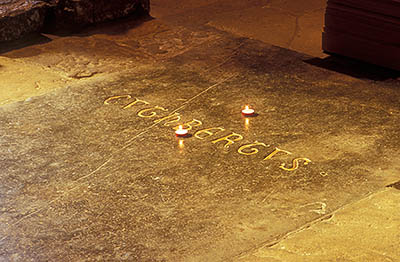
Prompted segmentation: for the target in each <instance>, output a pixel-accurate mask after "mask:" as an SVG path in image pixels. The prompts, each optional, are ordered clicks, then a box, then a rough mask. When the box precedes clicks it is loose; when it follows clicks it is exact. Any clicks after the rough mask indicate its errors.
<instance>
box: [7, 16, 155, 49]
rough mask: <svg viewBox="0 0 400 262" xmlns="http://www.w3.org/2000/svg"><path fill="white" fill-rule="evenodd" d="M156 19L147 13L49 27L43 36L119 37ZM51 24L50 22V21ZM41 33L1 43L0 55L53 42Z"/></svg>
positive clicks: (45, 29) (44, 30)
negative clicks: (85, 24)
mask: <svg viewBox="0 0 400 262" xmlns="http://www.w3.org/2000/svg"><path fill="white" fill-rule="evenodd" d="M153 19H154V18H153V17H151V16H150V15H148V14H147V13H146V14H144V13H138V14H132V15H130V16H127V17H124V18H119V19H116V20H114V21H108V22H102V23H98V24H96V25H89V26H86V27H82V28H70V29H63V30H56V29H52V28H49V27H47V28H46V27H45V28H44V29H43V32H42V33H43V34H49V35H54V36H57V37H68V36H76V37H86V36H91V35H95V34H107V35H118V34H124V33H125V32H126V31H128V30H131V29H133V28H135V27H138V26H140V25H141V24H143V23H145V22H147V21H150V20H153ZM49 23H50V21H49ZM43 34H40V33H31V34H29V35H26V36H24V37H23V38H21V39H18V40H13V41H7V42H0V55H2V54H4V53H7V52H10V51H13V50H18V49H22V48H25V47H28V46H33V45H40V44H45V43H48V42H51V41H52V39H51V38H49V37H47V36H45V35H43Z"/></svg>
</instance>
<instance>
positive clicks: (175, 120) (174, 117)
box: [154, 112, 181, 126]
mask: <svg viewBox="0 0 400 262" xmlns="http://www.w3.org/2000/svg"><path fill="white" fill-rule="evenodd" d="M171 119H172V120H171ZM166 120H167V121H166ZM180 120H181V116H180V114H179V113H176V112H175V113H173V114H172V115H168V116H166V117H163V118H160V119H157V120H154V123H161V122H162V121H166V122H165V123H164V126H172V125H176V123H179V121H180Z"/></svg>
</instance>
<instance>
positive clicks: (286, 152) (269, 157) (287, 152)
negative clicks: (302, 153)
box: [264, 147, 292, 160]
mask: <svg viewBox="0 0 400 262" xmlns="http://www.w3.org/2000/svg"><path fill="white" fill-rule="evenodd" d="M279 152H282V153H285V154H287V155H291V154H292V153H291V152H289V151H286V150H282V149H279V148H277V147H275V150H274V151H273V152H272V153H271V154H269V155H268V156H266V157H265V158H264V160H269V159H271V158H272V157H273V156H274V155H276V154H278V153H279Z"/></svg>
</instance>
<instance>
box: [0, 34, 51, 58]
mask: <svg viewBox="0 0 400 262" xmlns="http://www.w3.org/2000/svg"><path fill="white" fill-rule="evenodd" d="M50 41H51V39H50V38H48V37H46V36H44V35H42V34H39V33H32V34H29V35H26V36H24V37H23V38H21V39H18V40H13V41H7V42H1V43H0V55H1V54H4V53H7V52H10V51H12V50H17V49H21V48H24V47H28V46H32V45H40V44H45V43H48V42H50Z"/></svg>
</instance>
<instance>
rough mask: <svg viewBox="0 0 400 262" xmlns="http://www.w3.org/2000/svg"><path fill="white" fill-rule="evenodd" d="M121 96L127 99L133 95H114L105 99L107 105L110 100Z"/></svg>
mask: <svg viewBox="0 0 400 262" xmlns="http://www.w3.org/2000/svg"><path fill="white" fill-rule="evenodd" d="M120 98H125V99H131V98H132V97H131V96H130V95H120V96H112V97H109V98H107V99H106V100H104V104H105V105H109V104H110V101H112V100H116V99H120Z"/></svg>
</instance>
